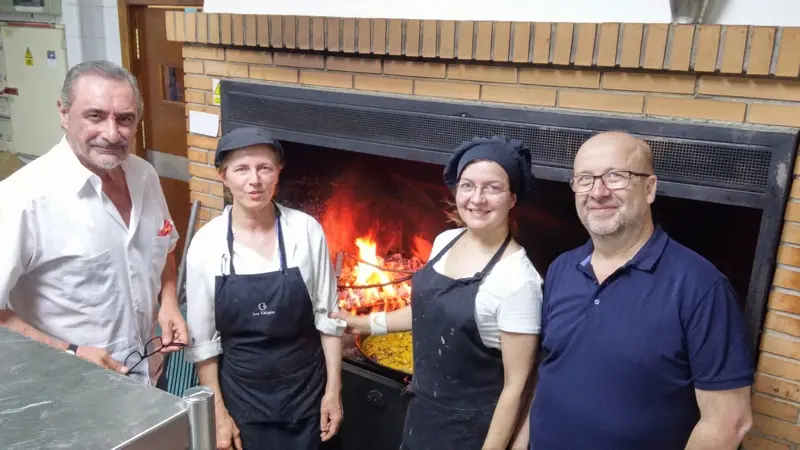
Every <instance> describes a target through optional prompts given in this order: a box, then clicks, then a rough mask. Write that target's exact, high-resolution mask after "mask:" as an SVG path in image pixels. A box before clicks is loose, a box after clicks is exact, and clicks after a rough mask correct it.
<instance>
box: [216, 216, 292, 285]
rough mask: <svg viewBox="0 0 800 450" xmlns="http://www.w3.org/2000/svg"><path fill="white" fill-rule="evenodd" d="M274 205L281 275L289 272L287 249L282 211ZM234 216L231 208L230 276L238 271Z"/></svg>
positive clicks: (229, 233)
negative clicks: (234, 257) (234, 252)
mask: <svg viewBox="0 0 800 450" xmlns="http://www.w3.org/2000/svg"><path fill="white" fill-rule="evenodd" d="M272 205H273V206H274V207H275V227H276V228H277V230H278V257H279V258H280V261H281V273H282V274H285V273H286V270H287V267H286V266H287V264H286V248H285V247H284V245H283V230H282V227H281V210H280V208H278V205H277V204H275V202H272ZM232 214H233V206H231V209H230V211H228V236H227V240H228V255H229V257H230V269H229V271H228V274H229V275H236V269H235V268H234V267H233V225H232V224H231V223H232V222H233V221H232V220H231V216H232Z"/></svg>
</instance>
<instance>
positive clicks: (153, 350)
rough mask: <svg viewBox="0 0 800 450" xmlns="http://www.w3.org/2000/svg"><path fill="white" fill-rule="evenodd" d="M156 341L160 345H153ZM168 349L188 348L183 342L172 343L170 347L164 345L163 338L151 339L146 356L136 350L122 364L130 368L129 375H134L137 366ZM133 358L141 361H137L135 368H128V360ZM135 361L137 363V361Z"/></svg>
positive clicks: (145, 349) (145, 350) (146, 348)
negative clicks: (136, 357) (135, 357)
mask: <svg viewBox="0 0 800 450" xmlns="http://www.w3.org/2000/svg"><path fill="white" fill-rule="evenodd" d="M156 341H158V345H153V344H155V343H156ZM152 347H155V348H152ZM166 347H186V344H184V343H181V342H173V343H171V344H169V345H164V343H163V342H162V341H161V336H156V337H154V338H153V339H150V340H149V341H147V343H146V344H145V345H144V355H142V354H141V353H140V352H139V350H134V351H133V352H131V354H130V355H128V357H127V358H125V361H124V362H123V363H122V365H123V366H125V367H128V373H129V374H130V373H133V369H134V368H136V366H138V365H139V364H141V363H142V361H144V360H145V359H147V358H149V357H151V356H153V355H155V354H156V353H158V352H160V351H161V350H163V349H164V348H166ZM131 356H138V357H139V361H137V362H136V364H134V365H133V366H130V367H129V366H128V360H129V359H130V358H131ZM133 361H135V359H134V360H133Z"/></svg>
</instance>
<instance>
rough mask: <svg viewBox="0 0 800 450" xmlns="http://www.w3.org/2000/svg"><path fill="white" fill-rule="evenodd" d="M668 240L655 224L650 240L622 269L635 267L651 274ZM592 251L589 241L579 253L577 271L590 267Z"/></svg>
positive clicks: (659, 226)
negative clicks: (579, 259) (579, 258)
mask: <svg viewBox="0 0 800 450" xmlns="http://www.w3.org/2000/svg"><path fill="white" fill-rule="evenodd" d="M668 240H669V235H667V232H666V231H664V229H663V228H662V227H661V225H658V224H656V226H655V228H654V230H653V234H652V235H650V238H649V239H647V242H645V244H644V246H643V247H642V248H640V249H639V251H638V252H636V255H635V256H634V257H633V259H631V260H630V261H628V262H627V263H626V264H625V265H624V266H623V267H635V268H637V269H639V270H642V271H646V272H652V271H653V269H654V268H655V266H656V264H658V261H659V260H660V259H661V255H663V254H664V249H665V248H666V246H667V241H668ZM593 251H594V245H593V244H592V240H591V239H589V241H588V242H586V244H584V245H583V248H582V249H581V251H580V255H581V256H582V258H581V261H580V262H579V263H578V264H577V267H578V268H579V269H581V270H583V269H587V268H588V267H589V266H590V264H591V260H592V252H593Z"/></svg>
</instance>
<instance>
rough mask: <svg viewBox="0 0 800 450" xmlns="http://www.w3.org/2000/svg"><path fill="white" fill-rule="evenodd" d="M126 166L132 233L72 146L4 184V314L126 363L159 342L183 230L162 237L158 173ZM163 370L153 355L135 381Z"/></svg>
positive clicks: (137, 161)
mask: <svg viewBox="0 0 800 450" xmlns="http://www.w3.org/2000/svg"><path fill="white" fill-rule="evenodd" d="M121 167H122V169H123V170H124V172H125V178H126V180H127V184H128V190H129V192H130V196H131V200H132V203H133V209H132V211H131V216H130V225H129V226H126V225H125V222H124V221H123V220H122V218H121V216H120V214H119V212H118V211H117V209H116V207H115V206H114V205H113V204H112V203H111V201H110V200H109V199H108V197H107V196H106V195H105V194H103V192H102V182H101V180H100V178H99V177H98V176H97V175H95V174H93V173H92V172H90V171H89V170H88V169H86V168H85V167H84V166H83V165H82V164H81V163H80V162H79V161H78V158H77V157H76V156H75V154H74V153H73V151H72V149H71V148H70V145H69V144H68V143H67V141H66V139H62V140H61V142H59V143H58V144H57V145H56V146H55V147H53V148H52V149H51V150H50V151H49V152H48V153H46V154H45V155H43V156H41V157H39V158H37V159H36V160H34V161H32V162H31V163H29V164H28V165H26V166H24V167H23V168H21V169H20V170H18V171H17V172H15V173H14V174H13V175H11V176H10V177H9V178H7V179H5V180H3V181H2V182H0V199H2V201H3V206H2V208H0V235H2V236H3V239H4V243H3V251H2V252H0V308H3V309H5V308H10V309H11V310H12V311H14V313H15V314H17V315H18V316H19V317H20V318H21V319H22V320H24V321H25V322H27V323H28V324H30V325H32V326H33V327H35V328H37V329H38V330H40V331H42V332H44V333H46V334H48V335H50V336H52V337H55V338H57V339H61V340H62V341H66V342H71V343H74V344H76V345H78V346H81V345H88V346H93V347H100V348H103V349H105V350H106V351H108V352H109V353H110V354H111V356H112V357H113V358H114V359H116V360H117V361H120V362H123V361H124V360H125V358H126V357H127V356H128V355H129V354H130V353H131V352H133V351H135V350H138V351H139V352H140V353H142V354H144V350H145V349H144V344H145V343H146V342H147V340H149V339H150V338H151V337H153V336H154V324H155V319H156V310H157V307H158V294H159V292H160V291H161V272H162V270H163V268H164V265H165V263H166V259H167V254H168V252H171V251H172V250H173V249H174V247H175V244H176V242H177V240H178V232H177V231H176V230H175V227H174V226H172V231H171V232H170V233H169V234H166V235H164V236H160V234H163V233H160V231H161V230H162V229H163V227H164V223H165V220H167V221H169V223H170V224H171V223H172V219H171V217H170V215H169V211H168V209H167V203H166V200H165V198H164V193H163V191H162V190H161V184H160V182H159V178H158V174H157V173H156V171H155V169H153V167H152V166H151V165H150V164H149V163H147V162H146V161H144V160H143V159H141V158H139V157H137V156H135V155H130V156H129V157H128V158H126V160H125V161H124V162H123V163H122V166H121ZM156 358H159V359H156ZM138 360H139V358H138V356H133V357H131V358H130V360H129V362H128V366H129V367H130V366H131V365H133V362H134V361H138ZM148 363H149V364H148ZM160 364H161V359H160V357H159V355H155V356H153V357H151V358H149V361H148V360H145V361H144V362H142V363H141V364H139V366H137V367H136V369H135V370H134V372H132V373H131V374H130V376H131V377H132V378H134V379H136V380H137V381H139V382H141V383H144V384H152V380H151V378H150V377H151V376H154V375H156V374H155V373H150V370H151V367H152V368H153V369H154V370H155V369H157V367H158V366H160Z"/></svg>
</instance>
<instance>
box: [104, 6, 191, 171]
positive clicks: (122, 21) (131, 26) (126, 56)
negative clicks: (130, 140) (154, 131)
mask: <svg viewBox="0 0 800 450" xmlns="http://www.w3.org/2000/svg"><path fill="white" fill-rule="evenodd" d="M142 6H144V7H147V6H163V7H175V8H181V7H184V8H202V7H203V0H117V14H118V16H119V39H120V47H121V50H122V67H124V68H126V69H127V70H128V71H130V72H131V73H132V74H133V75H134V76H136V78H137V79H138V80H139V85H140V86H139V88H140V89H142V84H144V83H146V82H147V80H146V79H145V77H144V76H143V74H142V71H141V68H140V67H139V66H138V64H136V59H135V58H133V55H134V54H135V52H136V40H135V39H134V38H133V36H132V33H133V30H135V29H136V24H135V23H134V20H135V14H132V12H131V9H132V8H137V7H142ZM144 107H145V114H147V104H146V103H145V106H144ZM139 133H141V131H139ZM139 133H137V136H136V139H135V143H134V151H135V153H136V155H138V156H140V157H142V158H145V159H147V149H145V148H144V145H143V143H142V140H141V139H140V138H139Z"/></svg>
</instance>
